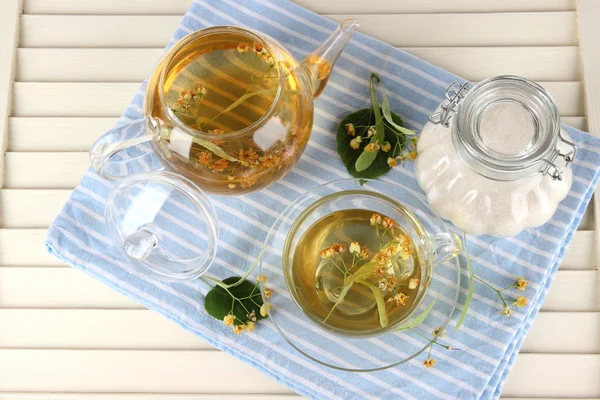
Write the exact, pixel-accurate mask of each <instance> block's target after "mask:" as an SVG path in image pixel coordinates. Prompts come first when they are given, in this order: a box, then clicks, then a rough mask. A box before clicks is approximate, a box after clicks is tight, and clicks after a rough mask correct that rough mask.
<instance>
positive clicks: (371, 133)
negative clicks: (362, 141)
mask: <svg viewBox="0 0 600 400" xmlns="http://www.w3.org/2000/svg"><path fill="white" fill-rule="evenodd" d="M376 133H377V130H376V129H375V127H374V126H372V127H370V128H369V130H368V131H367V136H368V137H371V136H373V135H374V134H376Z"/></svg>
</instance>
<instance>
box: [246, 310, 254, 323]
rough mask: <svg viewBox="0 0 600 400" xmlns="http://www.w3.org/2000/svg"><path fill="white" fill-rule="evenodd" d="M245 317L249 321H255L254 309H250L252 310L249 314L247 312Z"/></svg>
mask: <svg viewBox="0 0 600 400" xmlns="http://www.w3.org/2000/svg"><path fill="white" fill-rule="evenodd" d="M247 317H248V319H249V320H250V321H256V312H254V310H252V312H251V313H250V314H248V315H247Z"/></svg>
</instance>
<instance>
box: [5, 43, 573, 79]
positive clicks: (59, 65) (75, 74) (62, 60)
mask: <svg viewBox="0 0 600 400" xmlns="http://www.w3.org/2000/svg"><path fill="white" fill-rule="evenodd" d="M405 50H406V51H408V52H409V53H411V54H414V55H416V56H417V57H420V58H422V59H423V60H425V61H428V62H430V63H432V64H434V65H437V66H439V67H441V68H443V69H445V70H447V71H450V72H452V73H454V74H457V75H459V76H462V77H464V78H465V79H468V80H470V81H479V80H482V79H486V78H489V77H490V76H497V75H506V74H514V75H519V76H524V77H526V78H529V79H533V80H535V81H579V80H580V65H579V48H578V47H576V46H566V47H563V46H553V47H412V48H407V49H405ZM162 54H163V50H162V49H161V48H156V49H56V48H52V49H47V48H24V49H19V50H18V59H17V60H18V62H17V71H16V80H17V81H21V82H76V81H77V82H138V81H141V80H142V79H144V78H145V77H146V76H147V75H148V74H149V73H150V72H151V69H152V67H153V66H154V65H155V63H156V61H157V60H158V59H159V57H160V56H161V55H162ZM550 64H551V65H552V66H553V67H552V68H548V65H550Z"/></svg>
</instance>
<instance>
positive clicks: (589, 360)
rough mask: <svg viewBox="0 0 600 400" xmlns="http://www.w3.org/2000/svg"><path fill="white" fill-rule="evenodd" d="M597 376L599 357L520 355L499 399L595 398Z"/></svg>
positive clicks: (597, 388)
mask: <svg viewBox="0 0 600 400" xmlns="http://www.w3.org/2000/svg"><path fill="white" fill-rule="evenodd" d="M598 376H600V355H597V354H594V355H584V354H578V355H571V354H568V355H567V354H520V355H519V357H517V360H516V362H515V365H514V367H513V368H512V370H511V372H510V374H509V375H508V379H507V380H506V383H505V384H504V388H503V390H502V395H503V396H506V397H538V396H539V397H558V398H561V397H569V396H570V397H598V396H600V385H598ZM567 382H568V384H567Z"/></svg>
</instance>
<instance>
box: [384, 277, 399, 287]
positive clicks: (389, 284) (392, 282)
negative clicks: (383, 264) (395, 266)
mask: <svg viewBox="0 0 600 400" xmlns="http://www.w3.org/2000/svg"><path fill="white" fill-rule="evenodd" d="M397 282H398V279H396V277H395V276H393V275H392V276H388V277H387V279H386V283H387V288H388V289H391V288H393V287H394V286H395V285H396V283H397Z"/></svg>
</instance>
